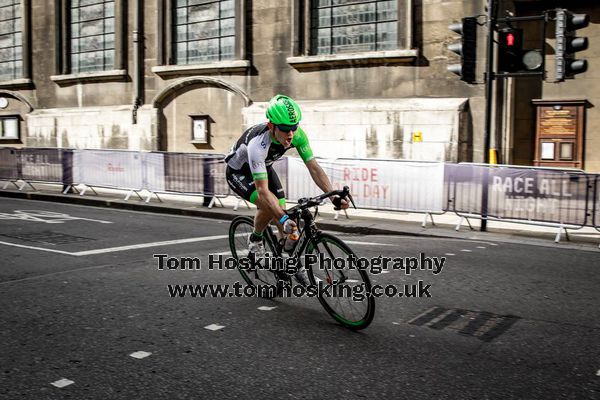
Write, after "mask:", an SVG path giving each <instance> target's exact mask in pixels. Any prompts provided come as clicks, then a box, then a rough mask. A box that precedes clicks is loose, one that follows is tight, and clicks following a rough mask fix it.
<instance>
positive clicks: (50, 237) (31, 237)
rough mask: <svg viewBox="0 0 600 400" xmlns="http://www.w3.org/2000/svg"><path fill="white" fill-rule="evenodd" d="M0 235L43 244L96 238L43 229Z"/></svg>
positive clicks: (76, 241)
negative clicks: (41, 230) (40, 230)
mask: <svg viewBox="0 0 600 400" xmlns="http://www.w3.org/2000/svg"><path fill="white" fill-rule="evenodd" d="M0 236H6V237H9V238H13V239H19V240H24V241H26V242H35V243H45V244H54V245H58V244H70V243H81V242H89V241H92V240H96V239H91V238H86V237H83V236H73V235H67V234H65V233H60V232H52V231H43V232H36V233H13V234H6V233H2V234H0Z"/></svg>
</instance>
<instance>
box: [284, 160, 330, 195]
mask: <svg viewBox="0 0 600 400" xmlns="http://www.w3.org/2000/svg"><path fill="white" fill-rule="evenodd" d="M286 159H287V165H286V166H287V181H286V186H284V188H286V192H285V197H286V199H288V200H291V201H298V199H299V198H301V197H313V196H317V195H319V194H321V193H323V191H322V190H321V189H319V187H318V186H317V185H315V183H314V182H313V180H312V178H311V177H310V174H309V173H308V169H307V168H306V165H304V161H302V159H300V158H298V157H286ZM318 161H319V165H321V167H322V168H323V170H324V171H325V173H326V174H327V175H328V176H331V175H330V173H329V170H330V168H329V167H330V165H329V162H328V161H326V160H323V159H319V160H318ZM277 175H279V173H278V174H277ZM279 177H280V178H281V175H279ZM282 184H283V182H282Z"/></svg>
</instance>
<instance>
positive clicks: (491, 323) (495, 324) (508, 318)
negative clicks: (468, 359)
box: [408, 307, 520, 342]
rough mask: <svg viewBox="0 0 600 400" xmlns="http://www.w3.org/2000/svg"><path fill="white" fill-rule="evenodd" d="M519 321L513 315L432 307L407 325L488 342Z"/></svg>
mask: <svg viewBox="0 0 600 400" xmlns="http://www.w3.org/2000/svg"><path fill="white" fill-rule="evenodd" d="M519 319H520V318H519V317H516V316H514V315H497V314H492V313H490V312H486V311H470V310H461V309H452V308H444V307H432V308H430V309H428V310H427V311H425V312H424V313H422V314H419V315H417V316H416V317H415V318H413V319H412V320H410V321H408V323H409V324H411V325H417V326H427V327H429V328H432V329H436V330H441V329H449V330H453V331H456V332H458V333H460V334H463V335H468V336H473V337H476V338H477V339H479V340H483V341H484V342H490V341H492V340H493V339H495V338H497V337H498V336H500V335H502V334H503V333H505V332H506V331H507V330H508V329H509V328H510V327H511V326H512V325H513V324H514V323H515V322H517V321H518V320H519Z"/></svg>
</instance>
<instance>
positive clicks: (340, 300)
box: [306, 233, 375, 330]
mask: <svg viewBox="0 0 600 400" xmlns="http://www.w3.org/2000/svg"><path fill="white" fill-rule="evenodd" d="M306 254H313V255H316V256H317V257H322V258H323V260H325V262H324V263H317V264H316V265H312V266H311V268H307V270H308V278H309V279H310V282H311V283H312V284H313V285H318V284H319V282H321V284H322V285H331V289H330V291H328V292H329V293H331V297H329V296H322V295H321V296H318V298H319V301H320V302H321V305H322V306H323V308H325V310H326V311H327V312H328V313H329V315H331V316H332V317H333V319H335V320H336V321H338V322H339V323H341V324H342V325H344V326H346V327H348V328H350V329H356V330H358V329H364V328H366V327H367V326H369V324H370V323H371V321H373V317H374V315H375V299H374V298H373V297H370V296H367V295H366V293H370V292H371V281H370V279H369V276H368V275H367V273H366V271H364V270H362V269H360V270H359V269H358V268H357V266H356V264H355V263H354V265H349V264H348V263H345V264H344V265H343V267H342V268H339V267H340V266H339V265H335V264H334V263H333V260H334V259H336V258H337V259H340V258H341V259H343V260H347V259H348V256H349V255H351V254H352V255H354V258H355V259H356V258H357V257H356V254H354V252H353V251H352V250H351V249H350V248H349V247H348V245H346V243H344V242H343V241H342V240H340V239H338V238H337V237H335V236H333V235H329V234H327V233H321V234H320V235H319V236H318V237H317V238H315V239H313V240H312V241H311V243H310V244H309V245H308V248H307V250H306ZM327 260H330V261H327ZM327 264H329V265H327Z"/></svg>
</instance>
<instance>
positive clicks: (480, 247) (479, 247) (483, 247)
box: [477, 246, 487, 249]
mask: <svg viewBox="0 0 600 400" xmlns="http://www.w3.org/2000/svg"><path fill="white" fill-rule="evenodd" d="M477 248H478V249H486V248H487V247H485V246H477Z"/></svg>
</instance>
